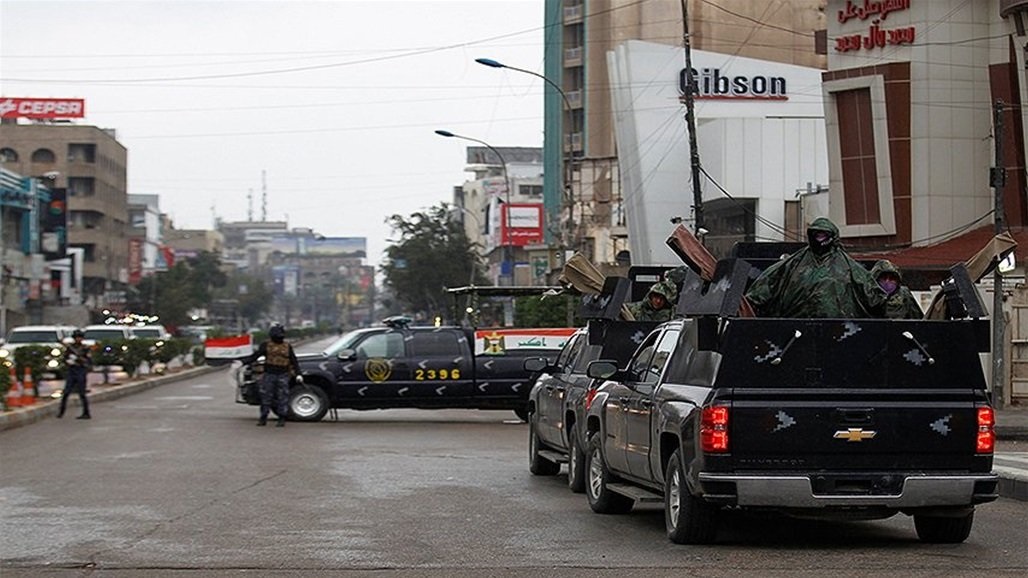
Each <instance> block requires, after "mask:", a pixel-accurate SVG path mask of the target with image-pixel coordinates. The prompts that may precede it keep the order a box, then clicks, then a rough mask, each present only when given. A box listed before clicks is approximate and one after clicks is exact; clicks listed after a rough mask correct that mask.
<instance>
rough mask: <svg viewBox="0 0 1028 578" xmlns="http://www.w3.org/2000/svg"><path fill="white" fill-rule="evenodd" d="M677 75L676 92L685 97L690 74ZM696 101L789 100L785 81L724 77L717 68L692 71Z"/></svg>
mask: <svg viewBox="0 0 1028 578" xmlns="http://www.w3.org/2000/svg"><path fill="white" fill-rule="evenodd" d="M686 70H687V69H685V68H683V69H682V70H681V71H680V72H679V73H678V92H680V93H681V94H683V95H684V94H685V93H686V90H688V86H689V74H688V73H687V72H686ZM692 77H693V79H694V82H695V83H696V84H695V89H694V90H693V94H695V95H696V99H697V100H703V99H706V100H789V96H788V94H787V92H786V83H785V78H784V77H781V76H726V75H723V74H721V69H720V68H703V69H701V70H696V69H695V68H694V69H693V71H692Z"/></svg>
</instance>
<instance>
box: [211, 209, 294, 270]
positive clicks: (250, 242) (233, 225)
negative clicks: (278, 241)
mask: <svg viewBox="0 0 1028 578" xmlns="http://www.w3.org/2000/svg"><path fill="white" fill-rule="evenodd" d="M217 229H218V231H219V232H220V233H221V234H222V236H223V237H224V239H225V248H224V254H223V255H222V262H223V263H226V264H231V265H235V267H236V268H237V269H241V270H249V271H257V270H258V269H259V268H260V267H262V266H263V265H264V263H265V262H266V261H267V259H268V255H269V253H270V252H271V239H272V238H274V237H278V236H282V235H285V234H287V233H288V232H289V224H288V223H286V222H285V221H218V225H217Z"/></svg>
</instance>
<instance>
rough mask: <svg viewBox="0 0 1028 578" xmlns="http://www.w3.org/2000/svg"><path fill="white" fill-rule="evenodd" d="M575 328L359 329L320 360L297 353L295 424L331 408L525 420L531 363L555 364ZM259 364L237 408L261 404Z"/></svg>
mask: <svg viewBox="0 0 1028 578" xmlns="http://www.w3.org/2000/svg"><path fill="white" fill-rule="evenodd" d="M574 331H575V330H574V329H524V330H511V329H499V330H477V331H472V330H470V329H464V328H459V327H410V326H407V325H405V324H393V325H391V326H382V327H370V328H366V329H358V330H355V331H352V332H350V333H347V334H346V335H344V336H342V337H341V338H340V339H339V340H337V341H336V342H335V343H333V344H332V345H330V346H329V347H328V348H327V349H325V350H324V351H322V352H321V353H313V354H300V355H298V356H297V358H298V359H299V362H300V369H301V375H302V377H303V383H302V384H293V385H292V387H291V388H290V393H289V413H290V416H289V417H290V418H292V419H294V420H297V421H319V420H321V419H322V418H323V417H324V416H325V414H326V413H327V412H328V410H329V409H331V408H348V409H387V408H400V407H414V408H426V409H438V408H471V409H510V410H514V412H515V413H517V414H518V416H519V417H521V418H522V419H525V418H526V417H527V411H526V405H527V402H528V391H529V389H530V387H531V383H532V380H533V378H534V375H533V374H531V373H530V372H529V371H528V370H526V369H525V368H524V360H525V358H526V357H538V356H551V357H556V355H557V352H558V351H559V349H560V347H562V346H563V345H564V342H565V341H566V340H567V338H568V336H570V335H571V334H572V333H573V332H574ZM260 371H261V366H260V360H258V362H257V363H254V364H253V365H250V366H243V367H241V368H239V370H238V372H237V374H236V382H237V386H238V387H237V394H236V401H237V402H238V403H246V404H249V405H258V404H260V396H259V392H258V388H257V381H258V379H259V376H260Z"/></svg>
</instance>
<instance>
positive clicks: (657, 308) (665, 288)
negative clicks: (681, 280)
mask: <svg viewBox="0 0 1028 578" xmlns="http://www.w3.org/2000/svg"><path fill="white" fill-rule="evenodd" d="M677 297H678V289H677V288H676V287H675V285H674V284H673V283H672V282H670V281H659V282H657V283H654V284H653V285H652V286H650V290H649V291H648V292H647V293H646V298H645V299H643V300H642V301H634V302H632V303H626V305H627V306H628V310H629V311H630V312H631V313H632V316H633V317H634V318H635V320H636V321H670V320H671V314H672V313H673V312H674V304H675V299H676V298H677Z"/></svg>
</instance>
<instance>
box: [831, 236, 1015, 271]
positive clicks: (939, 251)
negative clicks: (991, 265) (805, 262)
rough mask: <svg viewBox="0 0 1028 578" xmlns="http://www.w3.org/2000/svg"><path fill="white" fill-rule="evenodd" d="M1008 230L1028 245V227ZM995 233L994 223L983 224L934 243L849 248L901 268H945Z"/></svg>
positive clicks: (863, 256) (856, 254)
mask: <svg viewBox="0 0 1028 578" xmlns="http://www.w3.org/2000/svg"><path fill="white" fill-rule="evenodd" d="M1008 232H1009V233H1010V235H1011V236H1012V237H1014V240H1015V241H1017V244H1018V245H1019V246H1022V247H1028V228H1024V227H1018V228H1012V229H1008ZM994 236H995V232H994V228H993V226H992V225H986V226H984V227H980V228H978V229H974V230H972V231H968V232H966V233H964V234H962V235H958V236H956V237H953V238H951V239H948V240H946V241H943V242H941V243H936V244H934V245H925V246H922V247H906V248H902V249H894V250H890V251H874V250H864V249H863V248H860V247H853V248H851V249H850V251H849V252H850V254H851V255H852V256H853V257H854V258H855V259H860V260H862V261H867V260H877V259H888V260H889V261H892V263H893V264H894V265H896V266H897V267H900V268H901V269H921V270H947V269H949V268H950V267H952V266H953V265H955V264H957V263H962V262H964V261H967V260H968V259H970V258H971V257H973V256H974V255H975V254H976V253H977V252H978V251H979V250H980V249H981V248H982V247H984V246H985V245H986V244H988V242H989V240H990V239H992V237H994Z"/></svg>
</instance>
